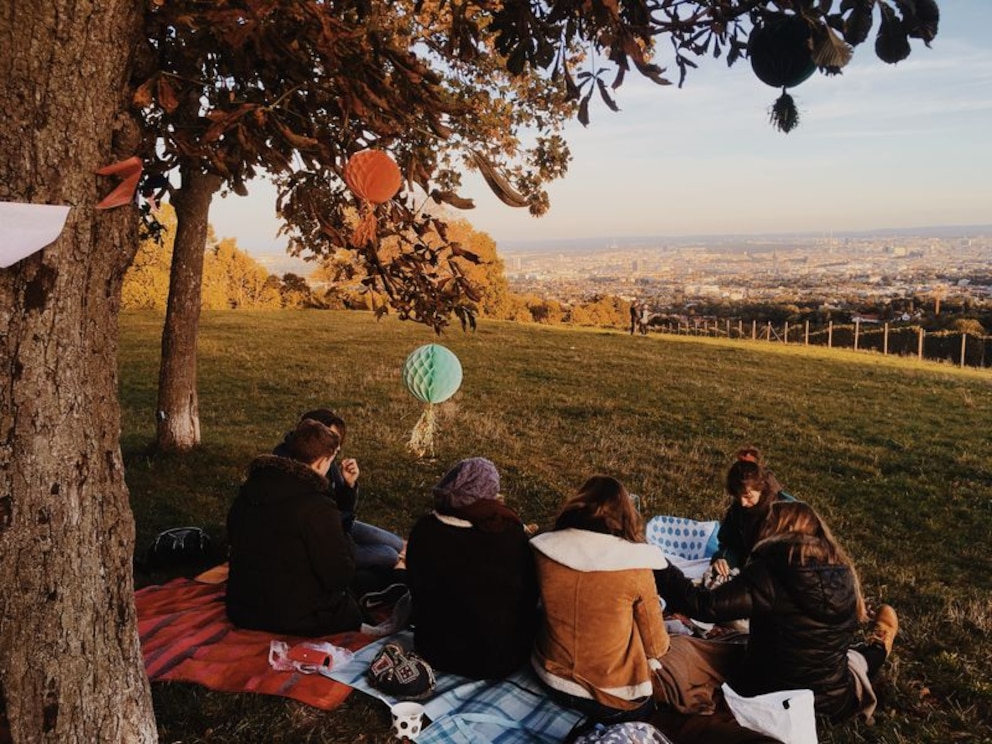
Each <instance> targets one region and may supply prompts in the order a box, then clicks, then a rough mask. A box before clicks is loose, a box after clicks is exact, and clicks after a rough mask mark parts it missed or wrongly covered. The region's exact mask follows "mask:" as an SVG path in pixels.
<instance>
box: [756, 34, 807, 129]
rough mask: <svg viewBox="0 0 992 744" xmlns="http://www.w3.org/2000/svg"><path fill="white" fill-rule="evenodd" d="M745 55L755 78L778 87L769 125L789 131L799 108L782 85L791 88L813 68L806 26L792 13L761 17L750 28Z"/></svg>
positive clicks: (796, 118)
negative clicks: (778, 94)
mask: <svg viewBox="0 0 992 744" xmlns="http://www.w3.org/2000/svg"><path fill="white" fill-rule="evenodd" d="M747 54H748V58H749V59H750V60H751V69H752V70H754V74H755V75H757V76H758V79H759V80H761V82H763V83H765V84H766V85H771V86H772V87H773V88H781V89H782V95H781V96H779V98H778V100H777V101H775V105H774V106H773V107H772V109H771V112H770V118H771V122H772V124H773V125H774V126H775V127H776V128H777V129H779V130H780V131H782V132H790V131H792V130H793V129H794V128H795V127H796V126H798V124H799V111H798V110H797V109H796V104H795V101H793V100H792V96H790V95H789V94H788V93H787V92H786V88H794V87H795V86H797V85H799V84H800V83H802V82H803V81H804V80H806V79H807V78H808V77H809V76H810V75H812V74H813V72H815V71H816V63H815V62H814V61H813V54H812V42H811V39H810V29H809V25H808V24H807V23H806V21H804V20H803V19H802V18H800V17H799V16H796V15H783V14H774V15H768V16H765V17H763V18H762V19H761V20H760V21H759V22H758V23H757V24H756V25H755V27H754V29H753V30H752V31H751V37H750V39H748V44H747Z"/></svg>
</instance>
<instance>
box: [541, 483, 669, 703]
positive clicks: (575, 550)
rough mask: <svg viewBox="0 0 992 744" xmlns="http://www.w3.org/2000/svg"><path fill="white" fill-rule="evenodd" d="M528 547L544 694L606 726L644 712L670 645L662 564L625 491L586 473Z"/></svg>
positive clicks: (664, 565) (665, 562) (620, 485)
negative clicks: (537, 595) (658, 575)
mask: <svg viewBox="0 0 992 744" xmlns="http://www.w3.org/2000/svg"><path fill="white" fill-rule="evenodd" d="M531 546H532V547H533V548H534V550H535V553H536V561H537V575H538V583H539V585H540V587H541V599H542V602H543V605H544V620H543V623H542V624H541V625H540V626H539V629H538V634H537V641H536V644H535V647H534V652H533V655H532V656H531V665H532V666H533V667H534V670H535V671H536V672H537V675H538V677H539V678H540V680H541V681H542V682H543V683H544V685H545V686H546V687H547V688H548V691H549V694H550V695H551V697H552V698H553V699H555V700H556V701H557V702H559V703H560V704H562V705H565V706H567V707H571V708H575V709H577V710H580V711H582V712H583V713H585V714H586V715H588V716H590V717H592V718H594V719H596V720H599V721H603V722H614V721H621V720H629V719H633V718H639V717H642V716H643V715H645V714H647V713H649V712H650V711H651V710H652V708H653V704H652V697H651V696H652V670H653V669H658V668H659V667H660V662H659V661H658V660H659V658H660V657H662V656H664V654H665V653H666V652H667V651H668V647H669V637H668V632H667V631H666V630H665V623H664V620H663V618H662V613H661V604H660V602H659V599H658V592H657V590H656V589H655V583H654V573H653V571H655V570H660V569H663V568H665V567H666V566H667V565H668V561H667V560H666V559H665V556H664V554H663V553H662V552H661V550H660V549H659V548H658V547H656V546H654V545H649V544H648V543H647V542H645V540H644V530H643V527H642V524H641V519H640V515H639V514H638V513H637V510H636V509H635V508H634V505H633V503H632V501H631V498H630V495H629V494H628V493H627V489H626V488H624V486H623V484H622V483H620V481H618V480H617V479H616V478H611V477H609V476H606V475H595V476H593V477H592V478H589V480H587V481H586V482H585V483H584V484H583V486H582V487H581V488H580V489H579V491H578V493H577V494H576V495H575V496H574V497H573V498H572V499H570V500H569V501H568V502H567V503H566V504H565V505H564V507H563V508H562V510H561V512H560V513H559V514H558V517H557V520H556V521H555V526H554V529H553V530H552V531H550V532H546V533H544V534H541V535H538V536H537V537H535V538H533V539H532V540H531Z"/></svg>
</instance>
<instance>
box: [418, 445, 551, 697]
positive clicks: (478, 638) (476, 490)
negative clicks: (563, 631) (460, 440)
mask: <svg viewBox="0 0 992 744" xmlns="http://www.w3.org/2000/svg"><path fill="white" fill-rule="evenodd" d="M406 561H407V579H408V582H409V585H410V592H411V594H412V596H413V616H414V631H413V638H414V648H415V650H416V651H417V652H418V653H419V654H420V655H421V656H423V657H424V658H425V659H426V660H427V661H428V662H429V663H431V664H432V665H434V666H435V667H437V668H438V669H440V670H442V671H445V672H452V673H455V674H461V675H463V676H466V677H471V678H473V679H495V678H499V677H505V676H506V675H508V674H510V673H511V672H513V671H514V670H516V669H518V668H519V667H521V666H523V665H524V664H525V663H526V662H527V659H528V658H529V656H530V651H531V647H532V645H533V643H534V631H535V627H536V621H537V596H538V590H537V577H536V574H535V569H534V557H533V555H532V553H531V550H530V546H529V544H528V538H527V534H526V533H525V531H524V527H523V525H522V524H521V522H520V518H519V517H518V516H517V514H516V513H515V512H514V511H512V510H511V509H510V508H509V507H507V506H505V505H504V504H503V503H502V499H501V497H500V496H499V473H498V471H497V470H496V466H495V465H493V464H492V463H491V462H490V461H489V460H486V459H484V458H482V457H473V458H470V459H468V460H462V461H461V462H459V463H458V464H457V465H455V466H454V467H453V468H452V469H451V470H450V471H448V473H447V474H446V475H445V476H444V478H442V479H441V481H440V482H439V483H438V484H437V485H436V486H435V487H434V511H433V512H431V513H430V514H427V515H425V516H424V517H422V518H421V519H420V520H419V521H418V522H417V523H416V525H414V528H413V530H412V531H411V532H410V537H409V540H408V541H407V553H406Z"/></svg>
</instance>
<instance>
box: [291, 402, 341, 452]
mask: <svg viewBox="0 0 992 744" xmlns="http://www.w3.org/2000/svg"><path fill="white" fill-rule="evenodd" d="M300 421H301V422H303V421H319V422H320V423H322V424H323V425H324V426H328V427H334V428H335V429H337V430H338V431H339V432H340V433H341V444H342V445H343V444H344V435H345V432H346V430H347V427H346V426H345V424H344V419H343V418H341V417H340V416H338V415H337V414H336V413H334V411H331V410H329V409H327V408H315V409H313V410H312V411H307V412H306V413H304V414H303V415H302V416H300Z"/></svg>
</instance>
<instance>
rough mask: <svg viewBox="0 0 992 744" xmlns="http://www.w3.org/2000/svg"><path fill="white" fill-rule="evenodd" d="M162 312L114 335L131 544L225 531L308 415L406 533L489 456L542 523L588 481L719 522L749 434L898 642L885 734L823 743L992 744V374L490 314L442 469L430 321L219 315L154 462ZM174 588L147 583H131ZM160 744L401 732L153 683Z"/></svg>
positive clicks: (444, 430)
mask: <svg viewBox="0 0 992 744" xmlns="http://www.w3.org/2000/svg"><path fill="white" fill-rule="evenodd" d="M161 322H162V321H161V318H160V317H159V316H156V315H151V314H125V315H124V316H123V318H122V327H121V352H120V377H121V405H122V416H123V432H122V447H123V449H124V455H125V459H126V463H127V481H128V485H129V487H130V489H131V501H132V505H133V508H134V513H135V519H136V522H137V529H138V546H139V549H142V548H144V547H145V546H146V545H147V544H148V543H149V541H150V540H151V539H152V537H153V536H154V535H155V534H156V533H157V532H158V531H160V530H162V529H165V528H167V527H173V526H180V525H186V524H196V525H201V526H205V527H208V528H209V529H210V530H211V531H212V532H213V533H215V534H216V535H217V537H218V538H220V539H223V528H222V525H223V523H224V519H225V516H226V513H227V509H228V506H229V505H230V503H231V501H232V499H233V498H234V496H235V494H236V491H237V487H238V484H239V483H240V481H241V479H242V477H243V475H244V473H245V469H246V466H247V465H248V463H249V462H250V461H251V459H252V458H253V457H254V456H256V455H258V454H260V453H262V452H266V451H268V450H270V449H271V447H272V446H273V445H274V444H275V443H276V442H277V441H278V440H279V439H280V438H281V436H282V435H283V433H284V432H285V431H286V429H287V428H289V427H290V426H291V425H292V424H293V423H294V421H295V420H296V418H297V417H298V416H299V414H300V413H301V412H302V411H304V410H306V409H308V408H314V407H329V408H333V409H335V410H337V411H339V412H340V413H341V414H342V415H343V416H344V418H345V419H346V420H347V422H348V425H349V436H348V440H347V442H346V443H345V448H344V452H343V454H344V456H351V457H356V458H358V461H359V463H360V465H361V467H362V478H361V482H362V488H363V498H362V501H361V503H360V505H359V506H360V512H359V517H360V518H361V519H363V520H366V521H369V522H372V523H375V524H380V525H382V526H385V527H388V528H391V529H393V530H395V531H398V532H401V533H406V532H407V530H408V529H409V528H410V526H411V525H412V524H413V522H414V521H415V519H416V518H417V517H419V516H420V515H421V514H423V513H424V512H426V511H427V510H429V508H430V504H431V499H430V488H431V486H432V485H433V484H434V483H435V482H436V481H437V480H438V478H439V477H440V476H441V475H442V474H443V473H444V472H445V470H446V469H447V468H448V467H449V466H450V465H451V464H453V463H454V462H456V461H457V460H459V459H461V458H464V457H469V456H476V455H481V456H485V457H488V458H490V459H491V460H493V461H494V462H495V463H496V465H497V466H498V468H499V470H500V472H501V474H502V478H503V491H504V493H505V494H506V496H507V501H508V503H509V504H510V505H511V506H513V507H515V508H516V509H517V510H518V511H519V512H520V513H521V515H522V516H523V518H524V520H525V521H534V522H546V521H547V520H548V519H549V518H550V517H551V516H552V515H553V514H554V512H555V510H556V508H557V506H558V505H559V504H560V502H561V501H562V500H563V499H564V498H565V497H566V496H567V495H569V494H570V493H571V492H572V491H573V490H574V489H575V488H576V487H577V486H578V485H579V484H580V483H581V482H582V481H583V480H584V479H585V478H586V477H587V476H588V475H590V474H592V473H595V472H603V473H607V474H610V475H614V476H616V477H618V478H620V479H621V480H623V481H624V482H625V483H626V485H627V487H628V488H629V489H630V490H631V491H632V492H636V493H639V494H641V497H642V502H643V505H644V512H645V513H646V514H654V513H668V514H677V515H682V516H689V517H694V518H698V519H715V518H718V517H719V516H720V515H721V514H722V512H723V510H724V508H725V501H724V497H723V495H722V489H721V482H722V477H723V474H724V472H725V470H726V468H727V466H728V465H729V463H730V461H731V458H732V456H733V453H734V451H735V450H736V449H737V448H738V447H739V446H741V445H742V444H746V443H752V444H754V445H756V446H758V447H759V448H761V450H762V451H763V453H764V455H765V457H766V460H767V462H768V464H769V465H770V466H771V467H772V469H773V470H774V471H775V472H776V474H777V475H778V477H779V480H780V481H781V482H782V483H783V484H784V486H785V487H786V488H787V490H789V491H790V492H791V493H793V494H795V495H796V496H798V497H799V498H802V499H803V500H806V501H809V502H810V503H811V504H813V505H814V506H815V507H816V508H817V509H818V510H819V511H820V512H821V514H823V515H824V516H825V517H826V519H827V521H828V522H829V523H830V525H831V527H832V528H833V531H834V533H835V534H836V535H837V536H838V537H839V538H840V539H841V540H842V542H843V543H844V544H845V546H846V547H847V549H848V550H849V552H850V553H852V555H853V557H854V559H855V561H856V563H857V565H858V567H859V570H860V573H861V578H862V581H863V584H864V587H865V591H866V595H867V597H868V599H869V602H870V603H876V604H877V603H878V602H881V601H885V602H888V603H890V604H892V605H894V606H895V607H896V608H897V610H898V611H899V614H900V620H901V624H902V630H901V633H900V636H899V638H898V639H897V641H896V650H895V653H894V658H893V659H892V661H891V663H889V664H888V665H887V667H886V670H885V672H884V679H883V680H882V681H881V682H880V683H879V685H878V687H879V690H878V691H879V693H880V698H881V702H882V707H881V711H880V712H879V714H878V715H877V716H876V724H875V725H874V726H872V727H868V726H864V725H863V724H861V723H858V722H852V723H850V724H847V725H845V726H841V727H837V728H833V729H830V728H828V727H826V726H821V728H820V738H821V741H823V742H827V743H828V744H829V743H832V742H947V741H969V742H970V741H974V742H989V741H992V713H990V711H992V676H990V672H989V669H992V644H990V642H989V635H990V632H992V592H990V588H992V557H990V548H992V539H990V537H992V527H990V525H992V433H990V432H992V429H990V422H992V376H990V374H989V372H988V371H975V370H959V369H957V368H954V367H951V366H949V365H948V366H941V365H936V364H932V363H931V364H926V363H922V364H921V363H918V362H914V361H910V360H905V359H899V358H893V357H881V356H878V355H875V354H868V353H856V352H846V351H836V350H835V351H829V350H825V349H817V348H808V349H807V348H803V347H800V346H792V345H790V346H783V345H780V344H779V345H773V344H765V343H760V342H759V343H756V342H740V341H720V340H707V339H698V338H685V337H675V336H654V335H652V336H648V337H640V336H637V337H631V336H629V335H627V334H626V333H623V332H622V331H620V330H617V331H607V330H569V329H561V328H555V329H552V328H547V327H542V326H535V325H515V324H504V323H495V322H484V323H483V324H482V325H481V326H480V328H479V330H478V331H477V332H476V333H472V334H462V333H461V332H459V331H452V332H450V333H448V334H446V335H445V336H444V337H443V338H442V339H440V342H441V343H444V344H445V345H446V346H448V347H449V348H450V349H451V350H452V351H454V352H455V353H456V354H457V355H458V357H459V358H460V359H461V362H462V365H463V369H464V381H463V384H462V387H461V389H460V391H459V392H458V394H456V396H455V397H454V398H453V399H452V400H451V401H449V402H448V403H445V404H443V405H442V406H441V407H440V409H439V419H440V429H441V430H440V434H439V436H438V446H437V451H436V456H435V457H434V458H425V459H417V458H416V457H414V456H413V455H412V454H411V453H410V452H409V451H408V450H407V448H406V446H405V445H406V442H407V440H408V439H409V436H410V431H411V429H412V427H413V425H414V423H415V422H416V420H417V418H418V417H419V415H420V413H421V412H422V410H423V406H422V404H420V403H419V402H417V401H416V400H415V399H414V398H413V397H412V396H411V395H410V394H409V393H408V392H407V391H406V389H405V387H404V386H403V383H402V381H401V378H400V368H401V366H402V364H403V360H404V359H405V358H406V356H407V354H409V353H410V351H412V350H413V349H414V348H416V347H417V346H419V345H420V344H424V343H430V342H432V341H435V340H438V339H436V337H434V335H433V333H432V332H430V331H429V330H428V329H425V328H421V327H418V326H416V325H413V324H410V323H400V322H398V321H396V320H394V319H391V318H386V319H383V320H382V321H378V322H377V321H375V320H374V319H373V318H372V316H371V315H370V314H366V313H346V312H330V311H324V312H304V311H301V312H274V313H257V314H251V313H245V312H220V313H206V314H204V317H203V319H202V323H201V333H200V342H199V400H200V415H201V426H202V432H203V444H202V446H201V447H200V448H199V449H198V450H197V451H195V452H194V453H192V454H189V455H185V456H163V455H154V456H153V455H151V454H149V449H148V445H149V442H150V441H151V439H152V437H153V433H154V410H155V400H156V385H157V380H158V356H159V344H160V339H159V334H160V332H161ZM157 578H159V577H154V576H152V577H149V576H144V575H140V574H139V576H138V581H139V583H142V582H144V583H148V582H149V581H151V580H155V579H157ZM153 692H154V696H155V709H156V714H157V717H158V721H159V729H160V734H161V738H162V740H163V741H169V742H175V741H183V742H200V741H204V742H205V741H211V742H261V741H293V742H295V741H301V742H302V741H313V742H342V741H356V742H358V741H362V742H386V741H389V740H390V739H389V732H388V728H389V722H388V714H387V713H386V711H385V708H384V706H381V705H380V704H378V703H374V702H370V701H369V700H367V699H364V698H363V696H360V695H353V696H352V697H351V698H350V699H349V701H348V702H347V703H346V705H345V706H344V708H342V709H339V710H338V711H335V712H333V713H323V712H320V711H314V710H312V709H309V708H307V707H305V706H301V705H298V704H295V703H292V702H288V701H284V700H281V699H274V698H262V697H261V696H252V695H226V694H220V693H212V692H209V691H207V690H203V689H200V688H196V687H193V686H187V685H180V684H171V685H170V684H162V685H158V684H157V685H155V686H154V688H153Z"/></svg>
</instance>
